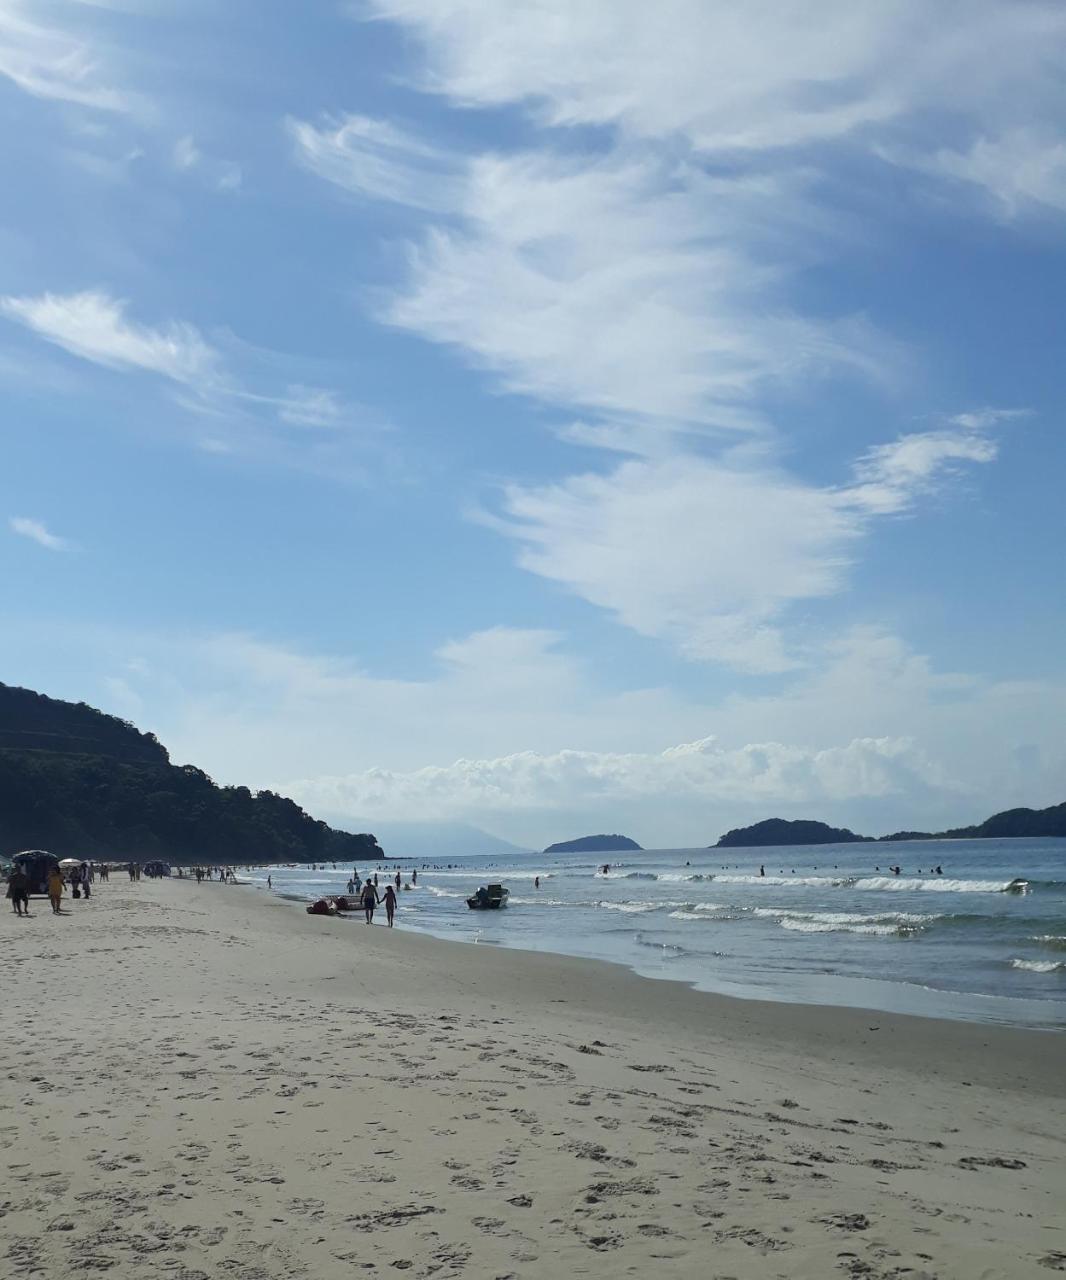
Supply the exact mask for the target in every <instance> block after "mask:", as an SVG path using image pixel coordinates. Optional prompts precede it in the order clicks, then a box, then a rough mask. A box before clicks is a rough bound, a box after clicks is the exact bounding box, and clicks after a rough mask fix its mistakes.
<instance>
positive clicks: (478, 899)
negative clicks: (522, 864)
mask: <svg viewBox="0 0 1066 1280" xmlns="http://www.w3.org/2000/svg"><path fill="white" fill-rule="evenodd" d="M509 892H510V890H508V889H505V888H504V887H503V885H502V884H490V885H487V886H486V885H482V886H481V888H480V889H479V890H478V891H477V893H475V894H472V895H471V896H470V897H469V898H467V900H466V905H467V906H468V907H469V908H470V910H471V911H498V910H499V909H500V908H501V907H505V906H507V897H508V894H509Z"/></svg>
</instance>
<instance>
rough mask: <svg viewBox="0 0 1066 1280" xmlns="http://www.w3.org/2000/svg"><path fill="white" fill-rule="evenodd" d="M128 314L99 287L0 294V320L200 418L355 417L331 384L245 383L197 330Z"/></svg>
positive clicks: (328, 422) (315, 421)
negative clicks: (173, 400)
mask: <svg viewBox="0 0 1066 1280" xmlns="http://www.w3.org/2000/svg"><path fill="white" fill-rule="evenodd" d="M129 311H130V308H129V304H128V303H127V302H126V301H125V300H123V299H120V298H115V297H114V296H112V295H111V294H109V293H107V292H106V291H104V290H86V291H83V292H80V293H69V294H56V293H43V294H40V295H37V296H27V297H0V315H5V316H7V317H8V318H9V319H10V320H13V321H15V322H17V323H19V324H21V325H23V326H25V327H26V328H27V329H29V330H31V331H32V332H34V333H36V334H37V335H38V336H39V337H41V338H43V339H44V340H45V341H47V342H51V343H53V344H54V345H55V346H58V347H61V348H62V349H63V350H64V351H68V352H70V354H71V355H74V356H78V357H80V358H81V359H83V360H88V361H90V362H92V363H93V364H97V365H102V366H103V367H105V368H108V369H114V370H118V371H120V372H139V373H146V374H151V375H155V376H156V377H159V378H163V379H166V380H167V381H168V382H170V383H173V384H176V385H177V387H178V388H179V391H178V400H179V403H180V404H182V405H183V406H184V407H185V408H187V409H189V410H190V411H192V412H195V413H197V414H200V415H205V416H208V417H211V418H215V419H218V420H225V419H227V418H232V417H234V416H239V415H241V414H249V413H255V414H259V415H265V416H267V417H269V418H270V419H272V420H273V421H274V422H276V423H279V424H281V425H282V426H298V427H322V428H339V427H344V426H348V425H351V424H352V423H353V422H354V421H355V420H356V418H357V416H358V414H357V411H356V409H355V408H354V407H353V406H350V405H348V404H347V403H345V401H344V400H343V399H342V398H341V396H340V395H339V394H338V393H337V392H336V391H334V390H332V389H330V388H328V387H315V386H307V385H305V384H302V383H290V384H287V385H286V386H284V387H283V388H281V389H280V390H278V391H270V390H267V389H260V387H259V386H258V385H254V386H253V385H249V384H248V383H247V381H246V380H245V379H242V378H240V377H238V376H236V375H235V374H234V373H233V372H232V371H231V369H230V367H229V362H228V361H227V359H226V355H225V353H224V352H223V350H221V349H220V347H219V346H218V345H217V344H214V343H212V342H211V341H209V340H208V339H207V338H206V337H205V336H204V334H203V333H202V332H201V330H200V329H199V328H198V327H197V326H196V325H193V324H189V323H187V322H185V321H180V320H170V321H167V322H165V323H163V324H158V325H150V324H145V323H143V322H141V321H138V320H134V319H132V318H131V317H130V315H129ZM218 443H219V444H222V443H223V442H218Z"/></svg>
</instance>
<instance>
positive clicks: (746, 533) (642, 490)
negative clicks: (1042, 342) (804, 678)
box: [478, 410, 997, 673]
mask: <svg viewBox="0 0 1066 1280" xmlns="http://www.w3.org/2000/svg"><path fill="white" fill-rule="evenodd" d="M994 414H995V411H991V410H985V411H983V418H984V419H985V420H986V421H987V420H988V419H990V418H992V417H993V416H994ZM960 416H966V415H960ZM996 453H997V445H996V442H995V440H994V439H992V438H991V437H989V436H988V434H987V430H986V429H981V428H972V427H970V428H967V427H961V426H954V427H952V426H947V427H944V428H942V429H937V430H933V431H928V432H913V433H910V434H908V435H904V436H901V437H900V438H899V439H897V440H895V441H892V442H891V443H887V444H883V445H878V446H875V447H874V448H873V449H871V450H869V451H868V452H867V453H866V454H864V455H863V456H862V457H861V458H860V459H859V460H858V461H857V463H856V464H855V468H854V477H853V479H852V481H851V482H850V483H849V484H847V485H844V486H841V487H838V488H833V487H830V486H817V485H812V484H809V483H806V482H804V481H802V480H800V479H798V478H797V477H795V476H791V475H789V474H787V473H786V472H784V471H781V470H769V469H767V468H765V467H758V468H744V467H742V466H740V465H738V464H737V463H735V462H734V463H732V464H731V463H729V462H728V461H723V460H716V459H713V458H707V457H700V456H695V455H693V454H674V455H672V456H669V457H666V458H660V459H643V458H636V459H631V460H629V461H626V462H624V463H622V464H621V465H620V466H618V467H616V468H615V469H614V470H613V471H610V472H607V473H600V472H591V473H588V474H584V475H577V476H571V477H569V478H567V479H565V480H563V481H561V482H558V483H555V484H548V485H540V486H522V485H517V484H512V485H509V486H507V487H506V488H505V489H504V491H503V495H502V506H503V514H502V515H492V514H485V513H481V514H480V515H479V517H478V518H479V519H482V520H484V521H486V522H487V523H489V524H491V525H492V526H493V527H494V528H497V529H498V530H500V531H501V532H502V533H504V534H506V535H507V536H508V537H511V538H513V539H514V540H515V541H517V542H518V543H519V545H520V547H521V551H520V553H519V564H520V565H521V566H522V567H523V568H525V569H527V570H529V571H530V572H531V573H535V574H538V575H539V576H541V577H544V578H547V579H549V580H551V581H553V582H556V583H559V584H560V585H561V586H563V587H565V588H566V589H567V590H568V591H570V592H572V593H573V594H575V595H577V596H579V597H581V598H582V599H584V600H587V601H588V602H589V603H591V604H594V605H597V606H599V607H600V608H603V609H607V610H608V611H610V612H611V613H612V614H613V615H614V616H615V617H616V618H617V619H618V621H620V622H621V623H623V624H624V625H625V626H627V627H630V628H632V629H633V630H634V631H637V632H639V633H640V634H642V635H646V636H652V637H656V638H659V639H665V640H667V641H669V642H670V643H671V644H673V645H674V646H675V647H676V648H677V649H678V650H679V651H680V652H681V653H683V654H684V655H685V656H686V657H689V658H694V659H702V660H709V661H714V662H718V663H721V664H724V665H727V666H730V667H732V668H734V669H735V670H740V671H746V672H751V673H770V672H777V671H786V670H789V669H791V668H794V667H796V666H797V665H800V663H801V662H802V661H803V660H804V657H803V655H802V652H796V651H795V650H794V649H793V648H791V647H790V646H789V644H788V642H787V640H786V637H785V634H784V632H783V630H782V624H783V623H784V622H785V621H787V619H788V615H789V610H790V609H791V608H792V607H793V606H794V605H796V604H797V603H799V602H801V601H810V600H817V599H823V598H826V597H829V596H833V595H836V594H838V593H839V592H841V591H843V590H844V589H845V587H846V586H847V584H848V580H849V571H850V569H851V568H852V566H853V564H854V562H855V561H856V560H857V559H858V557H859V555H860V553H861V546H862V540H863V539H864V538H865V537H867V536H868V535H869V534H870V533H871V531H872V527H873V526H872V521H873V519H874V518H875V517H878V516H886V515H893V514H898V513H901V512H903V511H906V510H907V509H909V508H911V507H912V506H913V505H914V504H915V503H916V502H917V501H918V500H919V499H920V498H921V497H922V496H924V495H927V494H928V493H929V492H931V491H933V490H934V489H935V488H936V486H938V485H939V484H942V483H944V482H945V481H946V480H948V479H949V478H951V477H952V476H953V475H955V474H957V473H958V470H959V468H960V467H961V466H962V465H963V464H966V463H969V464H974V463H987V462H991V461H993V459H994V458H995V457H996Z"/></svg>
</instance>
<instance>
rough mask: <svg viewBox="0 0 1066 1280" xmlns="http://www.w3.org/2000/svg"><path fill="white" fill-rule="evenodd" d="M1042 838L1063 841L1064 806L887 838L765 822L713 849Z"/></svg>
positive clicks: (802, 824) (729, 833)
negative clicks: (1052, 837)
mask: <svg viewBox="0 0 1066 1280" xmlns="http://www.w3.org/2000/svg"><path fill="white" fill-rule="evenodd" d="M1041 836H1057V837H1060V838H1064V837H1066V803H1064V804H1053V805H1050V806H1049V807H1048V808H1047V809H1004V810H1003V812H1002V813H994V814H993V815H992V817H991V818H986V819H985V820H984V822H979V823H977V825H976V826H972V827H953V828H952V829H951V830H949V831H894V832H892V834H891V835H887V836H860V835H856V834H855V832H854V831H849V830H848V829H847V827H830V826H827V825H826V823H824V822H813V821H798V822H789V821H787V820H785V819H783V818H767V819H765V820H764V821H763V822H756V823H755V824H754V825H753V826H750V827H735V828H734V829H733V830H732V831H727V832H726V833H725V835H724V836H722V838H721V839H720V840H719V841H718V843H717V844H715V845H711V846H710V847H711V848H712V849H758V848H764V847H766V846H769V845H793V844H856V843H860V842H867V841H873V840H995V839H1000V840H1005V839H1016V838H1018V837H1024V838H1026V839H1034V838H1036V837H1041Z"/></svg>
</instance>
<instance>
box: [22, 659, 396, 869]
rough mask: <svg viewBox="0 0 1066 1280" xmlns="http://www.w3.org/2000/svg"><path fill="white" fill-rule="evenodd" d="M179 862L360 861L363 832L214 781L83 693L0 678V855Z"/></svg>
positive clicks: (365, 847) (366, 839)
mask: <svg viewBox="0 0 1066 1280" xmlns="http://www.w3.org/2000/svg"><path fill="white" fill-rule="evenodd" d="M29 848H37V849H47V850H48V851H49V852H50V853H54V854H55V855H56V856H57V857H60V858H65V857H75V858H116V859H117V858H121V859H123V860H125V859H133V860H136V861H147V860H149V859H154V858H160V859H163V860H164V861H167V862H171V863H175V864H181V863H194V862H195V863H219V864H225V865H227V866H232V865H234V864H236V863H256V862H258V863H266V862H326V861H335V862H341V863H346V864H349V865H351V864H357V863H366V862H369V861H371V860H375V861H376V860H377V859H379V858H382V857H384V854H383V853H382V851H381V847H380V846H379V844H378V842H377V840H375V838H374V837H373V836H372V835H353V834H351V833H350V832H348V831H335V830H334V829H333V828H332V827H328V826H327V825H326V824H325V823H324V822H318V821H316V820H315V819H314V818H312V817H311V816H310V815H309V814H306V813H304V811H303V809H301V808H300V806H299V805H298V804H296V803H295V802H294V801H292V800H289V799H287V798H286V797H285V796H280V795H278V794H277V793H276V792H273V791H257V792H254V793H253V792H251V791H249V790H248V788H247V787H219V786H217V785H216V784H215V783H214V782H212V780H211V779H210V778H209V777H208V776H207V774H206V773H204V772H203V770H201V769H197V768H196V766H195V765H191V764H185V765H175V764H171V762H170V756H169V755H168V754H167V750H166V748H165V747H164V746H163V745H162V743H160V742H159V741H157V739H156V737H155V735H154V734H151V733H142V732H141V731H140V730H139V729H137V728H136V727H135V726H134V725H132V724H130V723H129V722H128V721H127V720H120V719H119V718H118V717H117V716H110V715H106V714H105V713H104V712H102V711H97V710H96V709H95V708H93V707H90V706H87V705H86V704H85V703H84V702H77V703H74V702H63V701H61V700H60V699H58V698H49V697H46V696H45V695H44V694H42V693H35V692H34V691H33V690H32V689H19V688H14V687H12V686H10V685H6V684H0V856H10V855H11V854H13V853H16V852H17V851H18V850H20V849H29Z"/></svg>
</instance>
